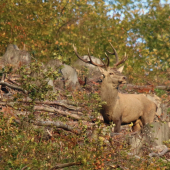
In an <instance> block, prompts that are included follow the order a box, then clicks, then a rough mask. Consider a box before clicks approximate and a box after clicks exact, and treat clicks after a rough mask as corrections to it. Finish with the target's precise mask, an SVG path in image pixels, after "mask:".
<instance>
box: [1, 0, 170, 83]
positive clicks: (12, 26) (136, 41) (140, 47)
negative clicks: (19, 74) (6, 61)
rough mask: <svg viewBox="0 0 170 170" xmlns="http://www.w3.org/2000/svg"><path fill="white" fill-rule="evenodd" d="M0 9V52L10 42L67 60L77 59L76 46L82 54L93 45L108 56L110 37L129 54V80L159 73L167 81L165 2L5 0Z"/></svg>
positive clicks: (169, 40) (169, 39)
mask: <svg viewBox="0 0 170 170" xmlns="http://www.w3.org/2000/svg"><path fill="white" fill-rule="evenodd" d="M0 8H1V11H0V14H1V18H0V30H1V31H0V55H3V54H4V52H5V49H6V46H7V44H9V43H15V44H17V45H18V46H19V47H20V48H23V45H24V44H26V48H27V50H28V51H30V52H31V53H33V54H34V55H35V56H36V57H37V58H40V59H42V60H43V61H47V60H49V59H50V58H54V57H57V58H59V59H61V60H63V61H64V62H66V63H69V62H70V60H71V62H72V61H74V60H75V59H76V56H75V55H74V53H73V49H72V44H75V45H76V46H78V47H79V51H80V54H81V55H85V54H87V49H88V48H90V52H91V54H92V55H94V56H96V57H99V56H100V57H104V52H105V51H106V49H107V48H108V41H109V42H112V43H113V45H114V47H115V49H117V51H118V54H119V55H120V56H123V55H124V53H125V52H126V53H127V54H128V56H129V59H128V62H127V64H126V71H125V72H126V74H127V75H129V79H130V81H131V82H133V81H134V82H136V81H138V82H142V83H144V84H145V83H146V81H148V80H149V81H151V80H152V81H156V83H158V81H159V77H160V76H162V77H164V78H165V80H167V76H168V73H169V72H168V71H167V69H168V68H169V67H170V65H169V63H170V57H169V53H170V36H169V26H170V18H169V13H170V5H169V3H168V2H167V1H158V0H154V1H153V0H152V1H151V0H147V1H142V0H141V1H140V0H139V1H138V2H136V1H135V2H134V1H131V0H129V1H122V0H121V1H119V0H117V1H114V2H113V1H110V2H109V1H103V0H92V1H88V0H85V1H81V0H80V1H77V0H63V1H53V0H48V1H41V0H40V1H39V0H37V1H33V0H24V1H18V0H10V1H8V0H2V1H1V2H0ZM113 60H114V59H113V58H112V60H111V61H112V62H113ZM150 70H152V71H150ZM156 75H157V76H158V77H156ZM136 78H138V80H136ZM152 81H151V83H153V82H152ZM161 83H162V79H161Z"/></svg>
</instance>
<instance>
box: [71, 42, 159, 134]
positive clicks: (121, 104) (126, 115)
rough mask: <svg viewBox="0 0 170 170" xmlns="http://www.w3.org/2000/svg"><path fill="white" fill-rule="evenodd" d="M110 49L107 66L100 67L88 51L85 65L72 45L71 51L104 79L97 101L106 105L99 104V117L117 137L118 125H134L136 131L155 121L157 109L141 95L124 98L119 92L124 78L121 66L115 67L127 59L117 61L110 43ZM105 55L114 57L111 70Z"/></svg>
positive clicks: (103, 64) (103, 63)
mask: <svg viewBox="0 0 170 170" xmlns="http://www.w3.org/2000/svg"><path fill="white" fill-rule="evenodd" d="M110 45H111V47H112V49H113V52H110V51H106V52H107V53H106V52H105V56H106V58H107V63H105V62H104V61H103V60H101V59H100V60H101V61H102V64H96V63H94V62H93V60H92V58H91V56H90V52H89V49H88V57H89V60H88V61H87V60H85V59H82V58H81V57H80V56H79V54H78V52H77V48H76V47H75V46H74V45H73V49H74V52H75V54H76V56H77V57H78V58H79V59H80V60H82V61H83V62H85V63H89V64H92V65H94V66H97V67H98V68H99V70H100V72H101V74H102V75H103V78H102V83H101V90H100V97H101V100H102V101H104V102H105V103H104V104H102V108H101V110H100V113H101V115H102V116H103V119H104V122H105V123H106V124H109V123H111V122H113V123H114V124H115V127H114V133H119V132H120V130H121V125H123V124H133V127H132V130H133V131H139V130H141V129H142V127H143V126H144V125H146V124H148V123H152V122H153V121H154V117H155V114H156V110H157V106H156V104H155V103H154V102H152V101H151V100H149V99H148V98H147V97H146V96H145V95H143V94H126V93H121V92H119V85H120V84H125V83H126V79H127V78H126V77H125V76H124V75H122V71H123V68H124V65H123V66H121V67H119V68H118V66H119V65H120V64H123V63H125V61H126V60H127V58H128V57H127V56H126V55H125V56H124V57H123V59H122V60H120V61H119V57H118V54H117V52H116V50H115V48H114V47H113V45H112V44H111V43H110ZM108 54H111V55H115V57H116V63H115V64H114V65H113V67H110V66H109V64H110V59H109V56H108Z"/></svg>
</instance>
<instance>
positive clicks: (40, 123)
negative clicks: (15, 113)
mask: <svg viewBox="0 0 170 170" xmlns="http://www.w3.org/2000/svg"><path fill="white" fill-rule="evenodd" d="M31 123H33V124H34V125H38V126H55V127H56V128H62V129H64V130H67V131H71V132H73V133H75V134H81V131H80V130H79V129H76V130H75V129H74V128H73V127H71V126H69V125H66V124H64V123H62V122H60V121H55V122H53V121H31Z"/></svg>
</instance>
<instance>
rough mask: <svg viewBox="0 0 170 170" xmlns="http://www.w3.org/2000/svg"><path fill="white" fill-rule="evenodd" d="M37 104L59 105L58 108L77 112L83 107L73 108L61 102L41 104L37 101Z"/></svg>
mask: <svg viewBox="0 0 170 170" xmlns="http://www.w3.org/2000/svg"><path fill="white" fill-rule="evenodd" d="M35 103H37V104H46V105H58V106H62V107H65V108H67V109H70V110H76V111H77V110H80V109H81V107H75V106H72V105H67V104H65V103H62V102H61V101H55V102H50V101H44V102H40V101H36V102H35Z"/></svg>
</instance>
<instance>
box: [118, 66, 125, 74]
mask: <svg viewBox="0 0 170 170" xmlns="http://www.w3.org/2000/svg"><path fill="white" fill-rule="evenodd" d="M123 69H124V65H123V66H121V67H120V68H118V69H117V71H119V72H120V73H122V71H123Z"/></svg>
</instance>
